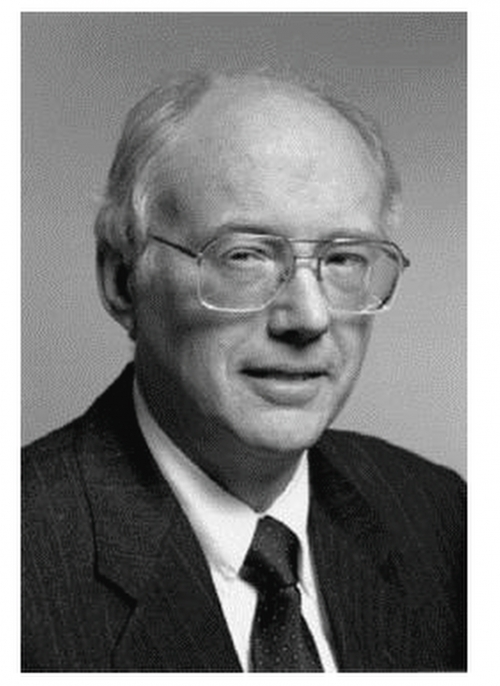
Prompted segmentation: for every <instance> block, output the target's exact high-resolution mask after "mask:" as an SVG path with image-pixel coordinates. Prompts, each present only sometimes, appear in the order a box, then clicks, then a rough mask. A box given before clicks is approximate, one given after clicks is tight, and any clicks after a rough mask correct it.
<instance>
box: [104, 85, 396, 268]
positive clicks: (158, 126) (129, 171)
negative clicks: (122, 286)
mask: <svg viewBox="0 0 500 686" xmlns="http://www.w3.org/2000/svg"><path fill="white" fill-rule="evenodd" d="M242 76H243V78H244V77H249V76H250V77H251V76H254V77H255V76H257V77H259V78H262V79H263V80H264V81H267V82H268V83H269V84H270V85H271V86H272V83H273V82H274V83H277V84H281V85H289V86H295V87H298V88H299V89H301V90H303V91H306V92H308V93H310V94H313V95H314V96H316V97H317V98H318V99H319V100H321V101H323V102H325V103H326V104H327V105H328V106H329V107H331V108H332V109H333V110H334V111H335V113H337V114H338V115H340V116H341V117H343V118H344V119H345V120H347V121H348V122H349V123H350V124H351V125H352V126H353V127H354V129H355V130H356V131H357V132H358V134H359V135H360V136H361V138H362V139H363V141H364V142H365V144H366V146H367V148H368V150H369V152H370V153H371V156H372V158H373V160H374V162H375V164H376V166H377V169H378V170H379V172H380V175H381V178H382V180H383V181H382V183H383V205H382V207H383V214H384V215H385V216H386V220H387V221H388V222H390V215H391V214H395V213H396V211H397V207H398V204H399V196H400V193H401V185H400V181H399V176H398V174H397V172H396V170H395V168H394V165H393V162H392V159H391V156H390V154H389V151H388V150H387V147H386V145H385V142H384V139H383V136H382V134H381V131H380V127H379V125H378V123H377V122H376V121H375V120H374V119H373V118H372V117H371V116H369V115H367V114H366V113H365V112H363V111H362V110H361V109H360V108H359V107H357V106H355V105H353V104H351V103H348V102H346V101H343V100H341V99H338V98H336V97H335V96H334V95H333V93H332V89H331V86H330V85H328V84H325V83H316V82H311V81H310V80H307V81H305V80H304V79H303V78H301V77H295V76H293V77H291V78H290V77H289V76H287V77H285V78H283V77H276V76H268V75H264V74H259V73H257V74H255V73H254V74H244V75H234V76H228V75H222V74H212V73H203V72H199V73H190V74H188V75H187V76H186V75H179V76H176V77H174V78H172V79H170V80H169V81H168V82H166V83H165V84H164V85H161V86H159V87H157V88H155V89H154V90H153V91H152V92H150V93H149V94H148V95H146V97H145V98H143V99H142V100H141V101H139V102H138V103H137V104H136V105H135V107H133V108H132V109H131V111H130V112H129V114H128V116H127V118H126V120H125V124H124V127H123V131H122V134H121V137H120V140H119V142H118V145H117V148H116V153H115V156H114V159H113V163H112V165H111V168H110V171H109V175H108V180H107V186H106V191H105V195H104V198H103V201H102V204H101V207H100V209H99V211H98V214H97V218H96V221H95V234H96V238H97V243H98V250H102V249H103V248H104V247H105V246H106V245H107V246H108V247H111V248H112V249H113V250H116V251H118V252H120V253H121V254H122V256H123V258H124V259H125V260H126V261H127V263H129V264H132V263H133V262H134V260H135V258H136V256H137V255H138V254H139V252H140V251H141V249H142V247H143V246H144V244H145V240H146V233H147V226H146V206H147V204H148V200H149V198H148V196H149V193H150V188H149V183H148V180H149V174H148V173H147V171H148V169H149V168H150V166H151V165H152V164H154V162H155V161H156V160H157V159H158V157H159V154H160V153H165V151H167V152H168V150H169V149H172V147H173V142H174V141H175V140H176V138H177V137H178V136H179V134H180V132H181V129H182V124H183V122H184V120H185V119H186V118H187V116H188V114H189V113H190V112H191V111H192V110H193V108H194V107H195V106H196V105H197V104H198V103H199V102H200V100H201V99H202V97H203V96H204V95H205V94H206V93H207V92H208V91H209V90H211V89H212V88H213V87H214V85H215V84H217V83H220V82H221V81H225V80H228V79H230V80H233V79H240V78H242ZM151 200H153V199H151Z"/></svg>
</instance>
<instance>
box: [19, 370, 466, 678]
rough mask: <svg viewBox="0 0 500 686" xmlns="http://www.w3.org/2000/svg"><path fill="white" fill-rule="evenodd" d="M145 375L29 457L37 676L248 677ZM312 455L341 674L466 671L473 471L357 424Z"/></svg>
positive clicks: (312, 521)
mask: <svg viewBox="0 0 500 686" xmlns="http://www.w3.org/2000/svg"><path fill="white" fill-rule="evenodd" d="M132 376H133V369H132V368H131V367H129V368H128V369H127V370H126V371H125V372H124V374H123V375H122V376H121V377H120V378H119V379H118V380H117V382H115V384H114V385H113V386H112V387H111V388H110V389H108V390H107V391H106V392H105V394H104V395H103V396H101V398H99V399H98V400H97V401H96V403H95V404H94V405H93V406H92V407H91V408H90V410H89V411H88V412H87V413H86V414H85V415H83V417H81V418H79V419H77V420H75V421H74V422H73V423H71V424H70V425H68V426H67V427H64V428H63V429H61V430H59V431H57V432H55V433H53V434H50V435H49V436H48V437H45V438H43V439H41V440H39V441H37V442H36V443H34V444H32V445H31V446H29V447H28V448H26V449H25V450H24V451H23V452H24V455H23V467H22V474H23V512H22V525H23V551H22V563H23V568H22V573H23V583H22V590H23V595H22V669H23V671H27V672H51V671H53V672H109V671H114V672H141V671H144V672H162V671H165V672H236V671H241V666H240V664H239V662H238V658H237V656H236V653H235V650H234V648H233V645H232V641H231V637H230V635H229V632H228V629H227V627H226V624H225V621H224V618H223V615H222V610H221V607H220V605H219V602H218V599H217V595H216V592H215V589H214V586H213V583H212V580H211V577H210V573H209V570H208V567H207V564H206V562H205V559H204V556H203V553H202V552H201V549H200V547H199V545H198V542H197V540H196V537H195V535H194V534H193V532H192V530H191V527H190V526H189V523H188V521H187V519H186V518H185V516H184V514H183V512H182V511H181V509H180V507H179V505H178V503H177V501H176V500H175V498H174V496H173V494H172V492H171V491H170V489H169V487H168V485H167V484H166V483H165V481H164V479H163V478H162V476H161V474H160V473H159V471H158V469H157V467H156V464H155V463H154V460H153V459H152V457H151V455H150V454H149V452H148V449H147V447H146V445H145V443H144V441H143V439H142V436H141V434H140V431H139V429H138V426H137V423H136V420H135V415H134V411H133V404H132ZM310 458H311V469H310V472H311V487H312V488H311V492H312V502H311V512H310V518H309V535H310V538H311V545H312V550H313V554H314V560H315V565H316V568H317V574H318V578H319V585H320V588H321V593H322V596H323V601H324V604H325V607H326V610H327V614H328V618H329V622H330V626H331V630H332V636H333V646H332V649H333V651H334V653H335V657H336V661H337V665H338V667H339V669H340V670H341V671H376V672H380V671H387V672H389V671H463V670H464V669H465V626H466V625H465V604H464V591H465V551H464V539H465V504H464V503H465V496H464V490H465V487H464V484H463V482H462V480H461V479H460V478H459V477H458V476H456V475H455V474H454V473H453V472H451V471H450V470H448V469H445V468H443V467H439V466H436V465H433V464H431V463H429V462H427V461H425V460H423V459H422V458H419V457H417V456H415V455H413V454H411V453H408V452H406V451H404V450H402V449H400V448H397V447H395V446H391V445H389V444H387V443H385V442H383V441H380V440H378V439H374V438H369V437H365V436H360V435H357V434H351V433H344V432H327V433H326V434H325V435H324V436H323V437H322V438H321V440H320V441H319V443H318V444H317V445H316V446H315V447H314V448H313V449H311V451H310Z"/></svg>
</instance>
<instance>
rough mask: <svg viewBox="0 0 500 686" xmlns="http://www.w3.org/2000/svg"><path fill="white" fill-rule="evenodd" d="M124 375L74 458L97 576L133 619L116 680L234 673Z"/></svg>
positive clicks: (211, 596) (196, 550) (213, 602)
mask: <svg viewBox="0 0 500 686" xmlns="http://www.w3.org/2000/svg"><path fill="white" fill-rule="evenodd" d="M131 398H132V389H131V370H128V372H127V373H126V374H125V376H122V377H121V378H120V379H119V380H118V381H117V382H116V383H115V385H114V386H113V387H111V389H110V390H109V391H107V393H106V394H105V395H104V396H103V397H102V398H101V399H99V400H98V401H97V404H96V405H94V407H93V408H92V409H91V410H90V412H89V414H88V415H87V419H88V420H89V421H90V424H89V426H88V427H86V428H87V430H86V431H85V432H84V435H85V440H84V441H83V445H82V446H81V449H80V451H79V453H80V455H81V456H82V458H81V469H82V474H83V478H84V481H85V483H86V488H87V495H88V500H89V504H90V508H91V511H92V517H93V521H94V535H95V545H96V566H97V574H98V576H100V577H101V579H103V580H104V581H105V582H106V583H107V584H108V585H110V584H111V588H114V589H116V591H117V592H118V595H119V596H120V597H121V598H122V599H123V598H124V596H123V594H125V598H126V599H127V602H128V603H129V605H130V608H131V613H130V615H129V617H128V620H127V623H126V624H125V626H123V627H121V629H120V630H119V631H118V632H117V635H118V639H117V643H116V645H115V649H114V653H113V668H114V669H115V670H118V671H178V672H189V671H200V672H204V671H241V667H240V665H239V662H238V658H237V656H236V653H235V650H234V647H233V644H232V641H231V638H230V635H229V631H228V629H227V626H226V623H225V620H224V617H223V614H222V610H221V607H220V604H219V602H218V598H217V594H216V592H215V588H214V586H213V582H212V579H211V575H210V572H209V569H208V566H207V563H206V561H205V558H204V555H203V553H202V551H201V548H200V546H199V544H198V541H197V539H196V537H195V535H194V533H193V531H192V529H191V527H190V525H189V523H188V521H187V519H186V517H185V515H184V513H183V512H182V510H181V508H180V506H179V504H178V503H177V501H176V499H175V497H174V496H173V494H172V492H171V490H170V488H169V486H168V485H167V483H166V482H165V480H164V478H163V477H162V475H161V474H160V472H159V470H158V468H157V466H156V463H155V462H154V460H153V458H152V456H151V454H150V453H149V450H148V448H147V446H146V444H145V442H144V440H143V438H142V435H141V433H140V430H139V428H138V426H137V423H136V419H135V413H134V411H133V404H132V401H131Z"/></svg>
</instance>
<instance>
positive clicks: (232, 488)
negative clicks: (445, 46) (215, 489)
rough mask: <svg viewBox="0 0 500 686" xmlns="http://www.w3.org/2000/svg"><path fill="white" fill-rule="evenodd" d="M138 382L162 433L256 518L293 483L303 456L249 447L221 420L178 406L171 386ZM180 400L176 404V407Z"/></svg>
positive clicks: (177, 398)
mask: <svg viewBox="0 0 500 686" xmlns="http://www.w3.org/2000/svg"><path fill="white" fill-rule="evenodd" d="M137 381H138V385H139V389H140V392H141V395H142V396H143V398H144V400H145V402H146V404H147V406H148V409H149V411H150V412H151V414H152V416H153V417H154V419H155V421H156V422H157V424H158V425H159V427H160V428H161V429H162V430H163V431H164V432H165V433H166V434H167V435H168V436H169V438H170V439H171V440H172V441H173V442H174V443H175V444H176V445H177V446H178V447H179V448H180V449H181V450H182V452H183V453H184V454H185V455H186V456H187V457H188V458H189V459H190V460H191V461H192V462H194V463H195V464H196V465H197V466H198V467H199V468H200V469H201V470H203V471H204V472H205V473H206V474H207V476H209V477H210V478H211V479H213V480H214V481H215V482H217V483H218V484H219V485H220V486H221V487H222V488H224V489H225V490H226V491H228V492H229V493H231V494H232V495H233V496H235V497H236V498H238V499H239V500H241V501H242V502H244V503H246V504H247V505H248V506H249V507H251V508H252V509H253V510H254V511H255V512H263V511H265V510H267V509H268V508H269V507H270V506H271V505H272V503H273V502H274V501H275V500H276V498H277V497H278V496H279V495H280V494H281V493H282V492H283V491H284V490H285V488H286V487H287V485H288V484H289V482H290V481H291V479H292V477H293V475H294V474H295V471H296V469H297V466H298V464H299V461H300V457H301V454H302V453H301V452H294V453H279V452H274V451H269V450H264V449H258V448H255V447H252V446H248V445H246V444H244V443H243V442H242V441H240V440H239V439H238V437H237V436H235V435H234V434H232V433H231V432H230V431H229V430H227V429H226V428H225V427H223V426H221V425H220V423H218V422H217V421H216V420H210V419H209V418H207V417H203V416H200V413H199V412H198V411H197V410H196V408H194V407H190V408H189V411H186V409H187V408H185V407H183V406H182V405H181V404H179V402H178V400H179V395H178V394H177V393H176V392H175V390H174V389H173V388H172V384H169V392H168V393H166V392H165V386H164V385H163V384H159V383H155V384H150V383H147V382H146V381H145V379H144V378H143V377H142V376H141V374H140V370H139V369H137ZM173 399H175V401H176V402H173Z"/></svg>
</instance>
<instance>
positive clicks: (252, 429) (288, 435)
mask: <svg viewBox="0 0 500 686" xmlns="http://www.w3.org/2000/svg"><path fill="white" fill-rule="evenodd" d="M304 414H306V413H299V412H290V411H287V412H281V413H279V412H277V413H272V416H267V417H260V418H259V419H260V421H258V422H257V421H256V422H255V423H253V422H252V423H251V424H249V423H247V424H246V425H245V426H244V427H243V431H239V432H238V433H239V436H240V438H241V439H243V441H244V442H245V443H246V444H247V445H250V446H254V447H255V448H259V449H261V450H267V451H270V452H276V453H294V454H295V453H298V452H302V451H304V450H306V449H307V448H310V447H311V446H312V445H314V443H316V441H317V440H318V439H319V437H320V436H321V434H322V433H323V432H324V431H325V429H326V428H327V427H328V425H329V424H330V421H329V419H325V417H317V416H312V417H310V416H309V417H308V416H307V414H306V416H304ZM255 419H256V420H257V417H256V418H255Z"/></svg>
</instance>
